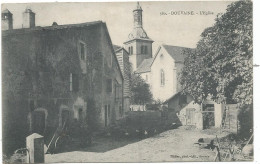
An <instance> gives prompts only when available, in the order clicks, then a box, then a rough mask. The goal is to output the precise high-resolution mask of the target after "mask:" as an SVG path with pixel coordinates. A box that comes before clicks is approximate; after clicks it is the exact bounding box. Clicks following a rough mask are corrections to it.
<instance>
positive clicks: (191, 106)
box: [163, 92, 225, 129]
mask: <svg viewBox="0 0 260 164" xmlns="http://www.w3.org/2000/svg"><path fill="white" fill-rule="evenodd" d="M163 104H164V106H166V107H167V109H168V111H169V115H168V118H170V120H171V121H172V122H174V123H177V124H179V125H194V126H196V128H197V129H208V128H211V127H217V128H219V127H221V126H222V118H223V115H224V114H225V105H224V104H219V103H216V102H214V101H212V100H211V98H210V97H208V98H207V99H206V100H205V101H203V102H202V103H201V104H197V103H195V102H194V100H193V98H192V96H191V95H182V93H181V92H178V93H176V94H174V95H173V96H172V97H170V98H169V99H167V100H166V101H165V102H164V103H163Z"/></svg>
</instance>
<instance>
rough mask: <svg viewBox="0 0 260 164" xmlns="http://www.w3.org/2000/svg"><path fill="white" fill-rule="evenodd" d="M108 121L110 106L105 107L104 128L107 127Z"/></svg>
mask: <svg viewBox="0 0 260 164" xmlns="http://www.w3.org/2000/svg"><path fill="white" fill-rule="evenodd" d="M109 121H110V105H105V126H108V124H109Z"/></svg>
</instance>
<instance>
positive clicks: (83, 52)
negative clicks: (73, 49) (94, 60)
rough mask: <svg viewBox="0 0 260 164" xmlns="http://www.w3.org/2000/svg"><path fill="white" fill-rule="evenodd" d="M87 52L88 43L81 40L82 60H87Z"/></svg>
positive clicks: (80, 53) (80, 51)
mask: <svg viewBox="0 0 260 164" xmlns="http://www.w3.org/2000/svg"><path fill="white" fill-rule="evenodd" d="M86 53H87V49H86V44H85V43H83V42H79V56H80V60H86Z"/></svg>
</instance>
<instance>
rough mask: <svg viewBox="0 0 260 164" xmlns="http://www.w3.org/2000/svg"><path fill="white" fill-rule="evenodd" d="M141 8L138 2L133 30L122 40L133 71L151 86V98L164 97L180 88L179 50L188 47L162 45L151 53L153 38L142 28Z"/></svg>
mask: <svg viewBox="0 0 260 164" xmlns="http://www.w3.org/2000/svg"><path fill="white" fill-rule="evenodd" d="M142 14H143V10H142V7H141V6H140V4H139V2H137V6H136V8H135V9H134V10H133V18H134V21H133V22H134V25H133V30H132V31H131V33H130V34H129V35H128V40H127V41H125V42H124V49H125V50H126V51H127V52H128V54H129V62H130V63H131V65H132V69H133V71H134V72H135V73H136V74H139V75H140V76H141V77H142V78H143V79H144V80H145V81H146V83H148V84H149V85H150V89H151V92H152V94H153V98H154V100H160V101H161V102H163V101H165V100H167V99H168V98H170V97H171V96H173V95H175V94H176V93H178V92H179V91H180V90H181V86H180V84H179V82H178V80H177V79H178V74H179V73H180V71H181V69H182V67H183V65H184V58H185V57H184V56H183V55H182V51H183V50H185V49H188V48H185V47H177V46H172V45H164V44H163V45H161V46H159V48H158V50H157V51H156V52H155V53H154V54H153V51H152V50H153V47H152V46H153V42H154V41H153V40H152V39H151V38H150V37H149V36H148V34H147V33H146V32H145V30H144V28H143V15H142Z"/></svg>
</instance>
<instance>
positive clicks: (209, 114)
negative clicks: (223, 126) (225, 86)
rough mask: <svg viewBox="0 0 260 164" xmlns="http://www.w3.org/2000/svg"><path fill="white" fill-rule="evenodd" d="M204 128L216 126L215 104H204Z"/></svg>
mask: <svg viewBox="0 0 260 164" xmlns="http://www.w3.org/2000/svg"><path fill="white" fill-rule="evenodd" d="M202 116H203V129H208V128H211V127H214V126H215V108H214V104H203V111H202Z"/></svg>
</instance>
